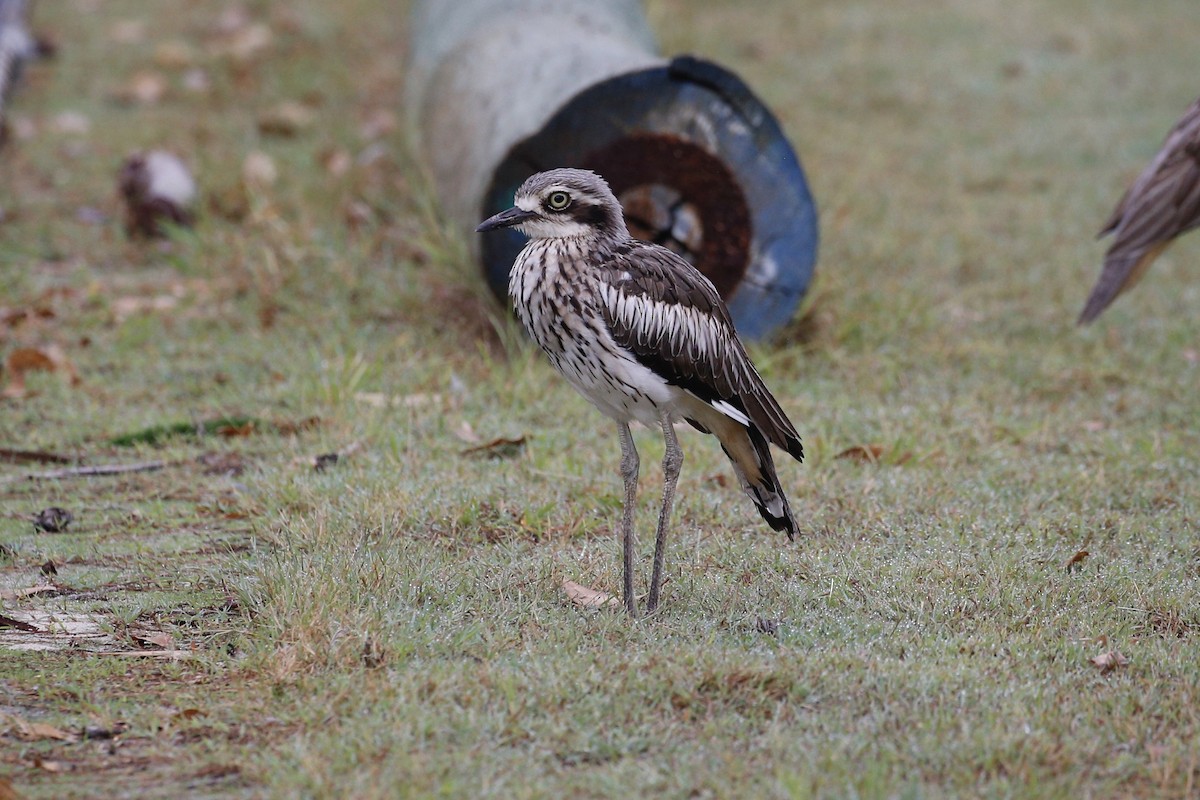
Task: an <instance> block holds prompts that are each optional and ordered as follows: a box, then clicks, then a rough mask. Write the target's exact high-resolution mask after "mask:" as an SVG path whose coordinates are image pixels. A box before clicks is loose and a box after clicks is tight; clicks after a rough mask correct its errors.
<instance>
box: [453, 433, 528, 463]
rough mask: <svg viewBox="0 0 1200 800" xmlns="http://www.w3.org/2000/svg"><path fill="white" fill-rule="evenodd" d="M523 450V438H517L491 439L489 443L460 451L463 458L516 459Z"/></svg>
mask: <svg viewBox="0 0 1200 800" xmlns="http://www.w3.org/2000/svg"><path fill="white" fill-rule="evenodd" d="M524 449H525V437H524V436H518V437H517V438H515V439H509V438H506V437H503V436H501V437H499V438H497V439H492V440H491V441H490V442H484V443H483V444H480V445H476V446H475V447H468V448H467V449H466V450H463V451H461V454H462V455H464V456H480V457H484V458H516V457H517V456H519V455H520V454H521V451H522V450H524Z"/></svg>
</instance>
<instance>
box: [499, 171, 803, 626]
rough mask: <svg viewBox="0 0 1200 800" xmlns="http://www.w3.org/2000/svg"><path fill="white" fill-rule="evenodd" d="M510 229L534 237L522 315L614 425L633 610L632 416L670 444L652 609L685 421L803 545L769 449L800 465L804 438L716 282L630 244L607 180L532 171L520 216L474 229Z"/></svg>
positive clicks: (521, 287)
mask: <svg viewBox="0 0 1200 800" xmlns="http://www.w3.org/2000/svg"><path fill="white" fill-rule="evenodd" d="M503 228H515V229H517V230H519V231H520V232H522V233H524V234H525V235H526V236H528V237H529V241H528V242H527V243H526V245H525V247H524V248H523V249H522V250H521V252H520V254H519V255H518V256H517V258H516V260H515V261H514V262H513V265H512V269H511V270H510V273H509V296H510V299H511V300H512V303H513V307H514V309H515V311H516V314H517V317H518V318H519V319H520V321H521V323H522V324H523V325H524V327H525V329H526V330H527V331H528V332H529V334H530V336H531V337H532V338H533V340H534V341H535V342H537V344H538V346H539V347H540V348H541V349H542V351H544V352H545V354H546V355H547V356H548V357H549V360H550V363H551V364H552V365H553V366H554V367H555V368H556V369H557V371H558V372H559V373H561V374H562V376H563V377H565V378H566V379H567V381H568V382H569V383H570V384H571V385H572V386H574V387H575V389H576V390H578V391H579V393H580V394H582V395H583V396H584V398H586V399H587V400H588V401H589V402H590V403H591V404H592V405H593V406H595V407H596V409H598V410H599V411H600V412H601V413H602V414H604V415H605V416H606V417H608V418H609V419H611V420H612V421H614V422H615V423H616V426H617V433H618V437H619V440H620V444H621V462H620V473H621V477H622V479H623V480H624V489H625V495H624V503H623V506H622V514H621V539H622V547H623V566H624V576H623V578H624V581H623V598H624V605H625V610H626V612H627V613H628V614H629V615H630V616H631V617H637V616H638V608H637V600H636V598H635V595H634V589H633V583H634V581H633V573H634V551H635V546H636V545H635V537H634V530H633V513H634V508H635V505H636V502H637V484H638V469H639V461H640V458H639V456H638V452H637V448H636V446H635V445H634V441H633V435H632V433H631V431H630V424H631V423H633V422H638V423H641V424H643V425H645V426H647V427H650V428H652V429H653V428H656V427H657V428H659V429H661V431H662V435H663V439H664V441H665V444H666V448H665V452H664V455H663V462H662V463H663V493H662V505H661V508H660V510H659V515H658V527H657V530H656V534H655V543H654V565H653V571H652V574H651V579H650V589H649V594H648V597H647V601H646V610H647V613H648V614H653V613H655V611H656V610H657V609H658V604H659V598H660V594H661V587H662V571H663V561H664V558H665V546H666V540H667V535H668V530H669V528H670V520H671V509H672V505H673V503H674V498H675V489H676V485H677V484H678V481H679V474H680V471H681V469H682V466H683V450H682V449H681V448H680V446H679V441H678V438H677V436H676V433H675V424H676V423H677V422H680V421H684V422H687V423H689V424H690V425H691V426H692V427H693V428H696V429H697V430H699V431H701V432H702V433H706V434H712V435H714V436H716V437H717V439H718V441H719V442H720V444H721V447H722V449H723V450H724V451H725V454H726V455H727V456H728V457H729V460H730V461H731V462H732V465H733V471H734V473H735V474H736V476H737V478H738V481H739V482H740V484H741V487H742V489H743V490H744V491H745V493H746V494H747V495H749V497H750V499H751V500H752V501H753V502H754V505H755V507H756V508H757V509H758V512H759V514H761V515H762V517H763V519H764V520H766V522H767V524H768V525H770V526H771V528H773V529H774V530H776V531H784V532H786V533H787V536H788V539H789V540H793V541H794V540H795V537H796V533H797V524H796V519H795V516H794V515H793V514H792V510H791V506H790V505H789V503H788V498H787V495H786V494H785V493H784V490H783V486H782V484H781V483H780V480H779V476H778V474H777V472H776V469H775V462H774V460H773V458H772V455H771V450H770V446H769V445H770V444H774V445H776V446H777V447H779V448H781V449H783V450H784V451H785V452H786V453H788V454H789V455H790V456H792V457H793V458H795V459H796V460H797V461H802V460H803V458H804V448H803V445H802V444H801V441H800V435H799V434H798V433H797V432H796V428H795V427H794V426H793V425H792V423H791V421H790V420H789V419H788V417H787V414H785V413H784V411H783V409H782V408H781V407H780V405H779V402H778V401H777V400H776V399H775V397H774V396H773V395H772V394H771V392H770V390H769V389H768V388H767V386H766V384H765V383H764V382H763V379H762V377H761V376H760V375H759V373H758V370H757V369H755V367H754V365H753V364H752V363H751V361H750V357H749V355H748V354H747V353H746V349H745V347H744V346H743V344H742V342H741V341H740V340H739V339H738V336H737V333H736V331H735V329H734V324H733V320H732V318H731V317H730V314H729V309H728V308H727V307H726V305H725V302H724V301H723V300H722V299H721V296H720V294H718V293H717V290H716V289H715V288H714V287H713V285H712V283H711V282H710V281H709V280H708V278H706V277H705V276H704V274H703V273H701V272H700V271H699V270H698V269H696V268H695V267H694V266H692V265H691V264H689V263H688V262H687V261H686V260H684V259H683V258H682V257H681V256H679V255H677V254H676V253H674V252H673V251H671V250H668V249H667V248H665V247H662V246H661V245H657V244H651V243H647V242H643V241H638V240H636V239H634V238H632V237H631V236H630V234H629V229H628V228H627V227H626V224H625V218H624V214H623V212H622V208H621V204H620V202H619V201H618V200H617V198H616V196H615V195H614V194H613V192H612V190H611V189H610V188H609V186H608V183H607V182H606V181H605V180H604V179H603V178H602V177H600V176H599V175H597V174H596V173H594V172H590V171H587V170H580V169H569V168H562V169H552V170H549V171H546V172H539V173H536V174H534V175H532V176H530V177H529V178H528V179H527V180H526V181H525V182H524V183H523V184H522V185H521V186H520V188H519V189H517V191H516V194H515V196H514V205H513V207H512V208H509V209H508V210H506V211H502V212H500V213H499V214H496V215H495V216H492V217H489V218H488V219H486V220H484V221H483V222H481V223H480V224H479V225H478V226H477V227H476V229H475V230H476V231H477V232H481V233H482V232H487V231H494V230H498V229H503Z"/></svg>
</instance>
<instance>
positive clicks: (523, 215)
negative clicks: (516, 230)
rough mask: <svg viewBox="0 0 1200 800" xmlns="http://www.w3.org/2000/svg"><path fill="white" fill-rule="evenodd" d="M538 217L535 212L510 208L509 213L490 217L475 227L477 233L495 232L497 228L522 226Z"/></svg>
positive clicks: (503, 212) (505, 212)
mask: <svg viewBox="0 0 1200 800" xmlns="http://www.w3.org/2000/svg"><path fill="white" fill-rule="evenodd" d="M536 216H537V212H535V211H526V210H525V209H523V208H516V207H514V208H510V209H508V210H507V211H501V212H500V213H499V214H497V215H496V216H494V217H488V218H487V219H485V220H484V221H483V222H481V223H479V224H478V225H476V226H475V232H476V233H483V232H484V231H494V230H496V229H497V228H511V227H512V226H513V225H520V224H521V223H522V222H524V221H525V220H527V219H533V218H534V217H536Z"/></svg>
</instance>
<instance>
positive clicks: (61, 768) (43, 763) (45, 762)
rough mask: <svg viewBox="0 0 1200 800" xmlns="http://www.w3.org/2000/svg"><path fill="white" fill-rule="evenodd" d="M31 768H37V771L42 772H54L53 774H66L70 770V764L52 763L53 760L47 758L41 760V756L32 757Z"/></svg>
mask: <svg viewBox="0 0 1200 800" xmlns="http://www.w3.org/2000/svg"><path fill="white" fill-rule="evenodd" d="M33 766H35V767H37V768H38V769H40V770H42V771H43V772H55V773H58V772H67V771H69V770H70V769H71V765H70V764H67V763H65V762H62V761H54V760H53V759H49V758H42V757H41V756H34V759H33Z"/></svg>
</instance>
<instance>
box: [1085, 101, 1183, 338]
mask: <svg viewBox="0 0 1200 800" xmlns="http://www.w3.org/2000/svg"><path fill="white" fill-rule="evenodd" d="M1197 226H1200V100H1196V101H1195V102H1194V103H1192V105H1191V106H1189V107H1188V110H1187V111H1186V112H1184V115H1183V117H1181V118H1180V120H1179V121H1178V122H1177V123H1175V127H1174V128H1172V129H1171V132H1170V133H1168V134H1167V138H1166V139H1165V140H1164V141H1163V144H1162V147H1160V148H1159V151H1158V153H1157V154H1156V155H1155V156H1154V158H1153V159H1152V160H1151V162H1150V163H1149V164H1148V165H1147V166H1146V168H1145V169H1144V170H1142V173H1141V174H1140V175H1138V177H1137V179H1136V180H1135V181H1134V182H1133V184H1132V185H1131V186H1130V187H1129V188H1128V189H1127V190H1126V191H1125V194H1124V195H1122V197H1121V199H1120V201H1119V202H1118V203H1117V207H1116V209H1114V210H1113V213H1112V214H1111V215H1110V216H1109V218H1108V221H1107V222H1105V223H1104V227H1103V228H1102V229H1101V230H1100V235H1101V236H1106V235H1108V234H1110V233H1111V234H1112V235H1113V242H1112V246H1111V247H1109V248H1108V252H1107V253H1106V254H1105V256H1104V269H1103V270H1102V271H1101V273H1100V277H1099V278H1098V279H1097V281H1096V285H1095V287H1093V288H1092V291H1091V294H1090V295H1088V299H1087V303H1086V304H1085V305H1084V308H1083V311H1082V313H1080V315H1079V322H1080V323H1086V322H1091V321H1092V320H1093V319H1095V318H1096V317H1098V316H1099V315H1100V313H1101V312H1102V311H1104V309H1106V308H1108V306H1109V304H1110V303H1112V301H1113V300H1115V299H1117V296H1118V295H1120V294H1121V293H1122V292H1124V291H1125V290H1127V289H1129V288H1130V287H1132V286H1133V285H1134V284H1136V283H1137V282H1138V281H1139V280H1141V277H1142V276H1143V275H1144V274H1145V273H1146V270H1147V269H1149V268H1150V265H1151V264H1152V263H1154V260H1155V259H1156V258H1158V256H1159V255H1160V254H1161V253H1162V251H1163V250H1165V249H1166V248H1167V245H1169V244H1170V243H1171V242H1172V241H1174V240H1175V238H1176V237H1178V236H1180V235H1182V234H1184V233H1186V232H1188V231H1190V230H1192V229H1193V228H1195V227H1197Z"/></svg>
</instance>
